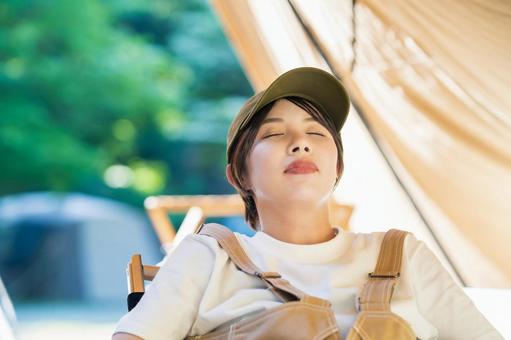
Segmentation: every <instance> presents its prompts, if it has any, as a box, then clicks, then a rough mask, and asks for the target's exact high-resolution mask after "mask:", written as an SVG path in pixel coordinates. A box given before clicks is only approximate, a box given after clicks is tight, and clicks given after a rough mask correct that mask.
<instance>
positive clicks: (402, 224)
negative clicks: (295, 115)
mask: <svg viewBox="0 0 511 340" xmlns="http://www.w3.org/2000/svg"><path fill="white" fill-rule="evenodd" d="M211 4H212V7H213V8H214V9H215V11H216V12H217V14H218V16H219V18H220V20H221V22H222V23H223V26H224V28H225V31H226V34H227V35H228V37H229V38H230V41H231V43H232V44H233V46H234V48H235V50H236V51H237V53H238V56H239V58H240V61H241V63H242V65H243V67H244V69H245V71H246V73H247V75H248V77H249V79H250V81H251V83H252V85H253V87H254V89H255V90H256V91H259V90H261V89H262V88H264V87H266V86H267V85H268V84H269V83H270V82H271V81H272V80H273V79H275V78H276V77H277V76H278V75H279V74H281V73H283V72H285V71H287V70H289V69H291V68H294V67H298V66H304V65H306V66H315V67H320V68H323V69H325V70H328V71H330V72H332V73H334V74H336V75H337V76H339V77H340V78H342V79H343V82H344V83H345V85H346V86H347V87H348V89H349V92H350V94H351V97H352V102H353V103H354V105H355V107H354V108H353V110H352V113H351V115H350V117H349V119H348V121H347V123H346V126H345V128H344V129H343V132H342V136H343V140H344V144H345V149H346V153H345V163H346V170H345V174H344V176H343V178H342V180H341V184H340V185H339V187H338V192H337V193H336V195H338V196H337V197H338V198H339V200H342V201H347V202H350V203H352V204H354V205H355V207H356V210H355V213H354V216H353V220H352V227H353V229H354V230H356V231H370V230H386V229H388V228H390V227H399V228H403V229H408V230H410V231H412V232H414V233H415V234H416V235H417V236H418V237H420V238H422V239H424V240H425V241H426V242H427V243H428V245H429V246H430V247H431V248H432V250H433V251H434V252H435V253H436V254H437V256H438V257H439V258H440V260H441V262H442V263H443V264H444V265H445V266H446V267H447V268H448V270H449V271H450V272H451V274H452V275H453V276H454V277H455V279H457V280H459V282H460V283H461V284H464V285H466V286H477V287H495V288H497V287H498V288H502V287H511V261H509V258H511V251H510V250H509V244H510V243H511V229H510V228H509V227H510V225H511V209H510V208H509V204H510V203H509V202H511V148H510V147H509V146H510V145H511V113H510V112H511V97H510V96H508V95H507V93H506V92H507V90H508V89H509V85H511V84H510V82H511V69H510V68H509V67H508V66H509V65H508V62H509V60H510V57H511V44H510V42H511V41H510V39H509V32H510V30H511V3H510V2H508V1H505V0H490V1H477V0H470V1H450V2H444V1H439V0H433V1H428V2H423V1H419V0H392V1H390V0H389V1H385V2H379V1H375V0H364V1H347V0H337V1H314V2H313V1H306V0H301V1H292V0H289V1H284V0H272V1H270V0H264V1H260V0H246V1H239V0H213V1H212V2H211Z"/></svg>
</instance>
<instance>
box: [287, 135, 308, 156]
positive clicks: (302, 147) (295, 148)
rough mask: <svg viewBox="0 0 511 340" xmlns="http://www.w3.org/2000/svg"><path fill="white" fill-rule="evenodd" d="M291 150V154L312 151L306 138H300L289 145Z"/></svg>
mask: <svg viewBox="0 0 511 340" xmlns="http://www.w3.org/2000/svg"><path fill="white" fill-rule="evenodd" d="M289 151H291V152H290V153H291V154H295V153H297V152H307V153H309V152H310V151H311V149H310V146H309V144H308V142H307V141H306V140H305V139H304V138H299V139H297V140H296V141H294V142H293V143H292V144H290V145H289Z"/></svg>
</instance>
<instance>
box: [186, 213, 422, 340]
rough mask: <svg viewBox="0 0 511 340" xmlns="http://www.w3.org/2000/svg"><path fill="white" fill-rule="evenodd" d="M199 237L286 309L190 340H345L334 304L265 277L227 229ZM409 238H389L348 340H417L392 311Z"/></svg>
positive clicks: (210, 228) (397, 233) (206, 228)
mask: <svg viewBox="0 0 511 340" xmlns="http://www.w3.org/2000/svg"><path fill="white" fill-rule="evenodd" d="M199 232H200V233H201V234H205V235H208V236H211V237H214V238H215V239H216V240H217V241H218V243H219V244H220V246H221V247H222V248H223V249H224V250H225V251H226V252H227V254H228V255H229V258H230V259H231V260H232V261H233V263H234V264H235V265H236V267H237V268H238V269H239V270H241V271H243V272H245V273H246V274H248V275H252V276H256V277H258V278H259V279H261V280H262V281H263V282H264V283H265V284H266V285H267V286H268V289H270V290H271V291H272V292H273V293H274V294H275V295H276V296H277V297H278V298H279V299H281V300H282V302H283V304H282V305H280V306H277V307H274V308H270V309H268V310H265V311H263V312H261V313H259V314H257V315H253V316H252V315H251V316H249V317H247V318H241V319H240V320H236V321H235V322H233V323H231V324H229V325H224V326H220V327H219V328H217V329H215V330H213V331H211V332H209V333H207V334H204V335H198V336H192V337H188V338H187V339H204V340H212V339H215V340H220V339H254V340H255V339H261V340H262V339H328V340H340V339H341V336H340V331H339V329H338V327H337V324H336V322H335V315H334V313H333V310H332V308H331V303H330V302H329V301H327V300H324V299H320V298H318V297H314V296H311V295H308V294H305V293H304V292H302V291H301V290H299V289H298V288H296V287H294V286H293V285H291V284H290V283H289V281H287V280H285V279H283V278H282V277H281V276H280V274H279V273H274V272H262V271H261V270H260V269H259V268H258V267H256V266H255V264H254V263H253V262H252V261H251V260H250V258H249V257H248V256H247V254H246V253H245V251H244V250H243V248H242V247H241V245H240V244H239V243H238V240H237V238H236V236H235V235H234V234H233V233H232V232H231V231H230V230H229V229H227V228H226V227H224V226H222V225H219V224H216V223H209V224H207V225H203V226H202V227H201V229H199ZM406 234H407V232H406V231H402V230H397V229H391V230H389V231H388V232H387V233H386V234H385V237H384V239H383V242H382V246H381V249H380V254H379V256H378V261H377V264H376V268H375V270H374V272H372V273H369V279H368V281H367V282H366V284H365V285H364V287H363V289H362V290H361V293H360V295H359V297H358V302H359V311H360V313H359V314H358V318H357V320H356V321H355V324H354V326H353V327H352V328H351V330H350V332H349V333H348V336H347V340H370V339H379V340H380V339H381V340H387V339H404V340H406V339H413V340H415V339H416V337H415V335H414V333H413V331H412V329H411V328H410V326H409V325H408V324H407V322H406V321H405V320H404V319H402V318H401V317H399V316H398V315H397V314H394V313H392V312H391V311H390V300H391V299H392V293H393V291H394V287H395V285H396V283H397V280H398V279H399V270H400V268H401V258H402V250H403V243H404V238H405V237H406Z"/></svg>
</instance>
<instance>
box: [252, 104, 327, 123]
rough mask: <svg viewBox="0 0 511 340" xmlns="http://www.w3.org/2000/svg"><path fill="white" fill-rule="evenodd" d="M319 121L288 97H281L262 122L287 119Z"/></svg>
mask: <svg viewBox="0 0 511 340" xmlns="http://www.w3.org/2000/svg"><path fill="white" fill-rule="evenodd" d="M291 120H297V121H303V122H317V120H316V119H315V118H314V117H312V116H311V115H310V114H309V113H308V112H307V111H305V110H304V109H302V108H301V107H299V106H297V105H295V104H293V103H292V102H290V101H289V100H287V99H279V100H277V101H276V102H275V104H274V105H273V106H272V108H271V110H270V111H269V112H268V113H267V114H266V117H265V119H264V120H263V122H262V124H266V123H274V122H285V121H291Z"/></svg>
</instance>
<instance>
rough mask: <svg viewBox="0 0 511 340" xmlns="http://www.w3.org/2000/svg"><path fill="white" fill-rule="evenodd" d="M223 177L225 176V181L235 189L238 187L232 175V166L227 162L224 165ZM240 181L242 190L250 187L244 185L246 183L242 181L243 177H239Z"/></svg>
mask: <svg viewBox="0 0 511 340" xmlns="http://www.w3.org/2000/svg"><path fill="white" fill-rule="evenodd" d="M225 177H227V181H228V182H229V183H230V184H231V185H232V186H233V187H234V188H235V189H236V188H238V186H237V185H236V182H235V181H234V177H233V175H232V166H231V164H230V163H229V164H227V166H226V167H225ZM241 180H242V182H241V185H242V186H243V188H242V189H244V190H247V189H249V188H250V187H247V186H246V183H244V182H243V179H241Z"/></svg>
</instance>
